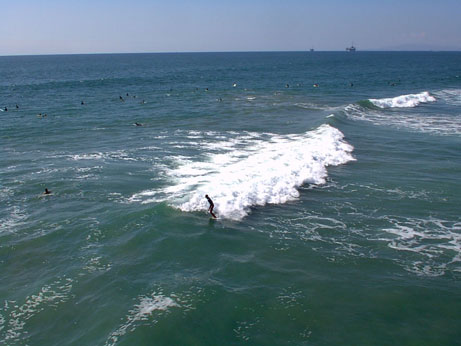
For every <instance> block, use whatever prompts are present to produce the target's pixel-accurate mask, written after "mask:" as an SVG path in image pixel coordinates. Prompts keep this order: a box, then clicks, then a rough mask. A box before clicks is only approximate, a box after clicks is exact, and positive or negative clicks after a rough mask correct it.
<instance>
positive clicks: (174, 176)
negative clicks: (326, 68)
mask: <svg viewBox="0 0 461 346" xmlns="http://www.w3.org/2000/svg"><path fill="white" fill-rule="evenodd" d="M210 140H211V138H210ZM200 143H201V145H203V147H204V149H205V150H206V153H205V154H204V156H205V157H204V159H203V160H200V161H198V160H192V159H190V158H186V157H175V158H174V161H175V162H174V168H168V169H167V172H166V174H167V175H168V176H169V177H170V179H171V180H172V184H170V186H168V187H166V188H164V189H161V190H148V191H142V192H140V193H137V194H135V195H133V196H132V197H131V198H130V199H129V200H130V202H142V203H151V202H161V201H167V203H168V204H170V205H172V206H173V207H176V208H178V209H180V210H182V211H186V212H192V211H206V210H207V208H208V203H207V201H206V199H205V198H204V195H205V194H208V195H210V197H211V198H212V199H213V201H214V203H215V211H216V212H217V214H218V215H219V216H220V217H224V218H229V219H234V220H239V219H242V218H244V217H245V216H246V215H248V213H249V211H250V208H251V207H252V206H263V205H265V204H268V203H271V204H280V203H285V202H287V201H290V200H294V199H296V198H297V197H298V196H299V192H298V190H297V188H298V187H300V186H301V185H302V184H305V183H311V184H323V183H325V179H326V177H327V175H328V173H327V169H326V168H327V166H336V165H341V164H344V163H346V162H349V161H352V160H354V158H353V156H352V154H351V153H352V151H353V147H352V146H351V145H349V144H348V143H347V142H346V141H345V140H344V135H343V134H342V133H341V131H339V130H338V129H336V128H334V127H332V126H330V125H326V124H324V125H322V126H320V127H319V128H317V129H316V130H313V131H309V132H306V133H302V134H289V135H276V134H257V133H245V134H243V135H240V136H238V137H236V138H235V137H234V138H227V139H226V140H222V139H221V141H220V142H219V143H210V142H209V141H208V140H207V141H205V142H200ZM212 148H214V150H213V149H212ZM216 148H219V151H216ZM210 149H211V150H210Z"/></svg>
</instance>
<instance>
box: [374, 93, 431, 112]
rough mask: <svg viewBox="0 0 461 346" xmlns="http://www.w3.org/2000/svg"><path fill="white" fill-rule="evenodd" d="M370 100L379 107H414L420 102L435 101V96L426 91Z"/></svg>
mask: <svg viewBox="0 0 461 346" xmlns="http://www.w3.org/2000/svg"><path fill="white" fill-rule="evenodd" d="M369 101H370V102H371V103H372V104H373V105H375V106H376V107H379V108H412V107H416V106H418V105H419V104H420V103H428V102H435V101H436V99H435V97H434V96H431V95H430V94H429V92H427V91H424V92H422V93H419V94H409V95H401V96H397V97H391V98H383V99H369Z"/></svg>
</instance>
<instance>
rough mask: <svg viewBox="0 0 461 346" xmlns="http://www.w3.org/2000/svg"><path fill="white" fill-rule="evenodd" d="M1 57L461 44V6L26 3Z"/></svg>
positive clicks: (4, 26) (9, 14)
mask: <svg viewBox="0 0 461 346" xmlns="http://www.w3.org/2000/svg"><path fill="white" fill-rule="evenodd" d="M2 9H3V12H2V14H3V16H2V17H3V18H2V21H1V22H0V33H1V34H2V41H1V45H0V55H3V56H4V55H54V54H117V53H181V52H184V53H186V52H197V53H198V52H259V51H261V52H264V51H308V50H309V49H310V48H314V49H315V50H316V51H344V50H345V48H346V47H348V46H350V45H351V44H354V45H355V46H356V47H357V49H358V50H359V51H460V50H461V21H459V19H458V17H459V13H461V3H460V2H457V1H452V0H445V1H442V2H441V3H439V4H437V5H434V4H433V3H432V2H429V1H427V0H421V1H414V0H411V1H394V0H391V1H388V2H386V3H381V2H380V3H378V2H366V1H363V0H355V1H351V2H348V3H347V4H345V3H342V2H340V1H339V0H330V1H325V2H323V3H321V4H320V3H315V4H309V3H306V2H302V1H300V0H287V1H285V2H280V1H275V0H267V1H262V0H254V1H251V2H244V1H242V0H235V1H233V2H230V1H228V0H225V1H222V2H218V3H216V2H212V1H211V0H199V1H196V2H195V3H189V2H187V1H184V0H173V1H171V2H169V3H167V4H166V3H152V2H149V1H147V0H134V1H133V2H131V3H125V2H122V1H119V0H114V1H109V0H100V1H97V2H95V3H94V2H91V1H89V0H82V1H80V2H79V3H67V2H60V1H57V0H45V1H44V2H42V3H40V4H37V3H35V2H33V1H31V0H17V1H15V2H14V3H5V4H4V5H3V6H2Z"/></svg>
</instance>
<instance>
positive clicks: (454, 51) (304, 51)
mask: <svg viewBox="0 0 461 346" xmlns="http://www.w3.org/2000/svg"><path fill="white" fill-rule="evenodd" d="M360 52H368V53H370V52H373V53H378V52H383V53H390V52H396V53H398V52H402V53H405V52H407V53H412V52H413V53H459V52H461V49H453V50H451V49H448V50H446V49H421V50H418V49H415V50H406V49H389V50H386V49H364V50H357V51H355V52H348V51H347V50H346V49H344V50H314V51H310V49H306V50H241V51H240V50H235V51H180V52H174V51H170V52H168V51H161V52H93V53H32V54H28V53H26V54H0V57H15V56H17V57H20V56H62V55H123V54H126V55H128V54H221V53H222V54H226V53H348V54H355V53H360Z"/></svg>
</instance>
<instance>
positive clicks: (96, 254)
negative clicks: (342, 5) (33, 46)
mask: <svg viewBox="0 0 461 346" xmlns="http://www.w3.org/2000/svg"><path fill="white" fill-rule="evenodd" d="M0 76H1V77H0V108H1V111H0V119H1V125H0V131H1V132H0V177H1V178H0V201H1V204H0V344H4V345H47V346H48V345H60V346H61V345H101V346H107V345H394V344H398V345H456V344H457V345H459V344H460V340H461V328H460V325H461V217H460V210H461V209H460V206H461V196H460V195H461V150H460V149H461V77H460V76H461V53H459V52H360V51H359V52H355V53H349V52H264V53H263V52H262V53H181V54H107V55H56V56H4V57H0ZM45 188H46V189H49V190H50V191H51V194H49V195H45V194H43V192H44V191H45ZM205 194H208V195H209V196H210V197H211V199H212V200H213V202H214V204H215V208H214V212H215V213H216V214H217V216H218V218H217V219H216V220H215V219H212V218H210V214H208V212H207V209H208V202H207V200H206V199H205V197H204V196H205Z"/></svg>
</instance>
